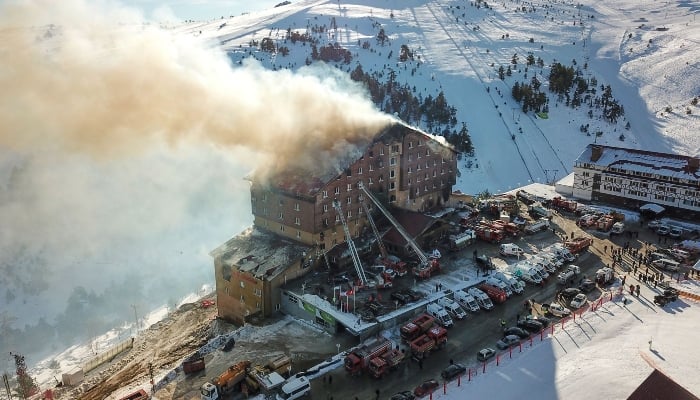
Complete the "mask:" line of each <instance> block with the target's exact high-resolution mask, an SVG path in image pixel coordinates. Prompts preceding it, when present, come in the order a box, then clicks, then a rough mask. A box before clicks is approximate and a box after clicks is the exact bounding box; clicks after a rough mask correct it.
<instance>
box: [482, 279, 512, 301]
mask: <svg viewBox="0 0 700 400" xmlns="http://www.w3.org/2000/svg"><path fill="white" fill-rule="evenodd" d="M486 283H487V284H489V285H491V286H495V287H497V288H499V289H501V290H503V291H504V292H506V296H507V297H510V296H512V295H513V290H511V288H510V285H506V283H505V282H503V281H502V280H500V279H498V278H496V277H495V276H489V277H488V278H486Z"/></svg>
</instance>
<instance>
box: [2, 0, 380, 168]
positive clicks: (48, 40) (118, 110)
mask: <svg viewBox="0 0 700 400" xmlns="http://www.w3.org/2000/svg"><path fill="white" fill-rule="evenodd" d="M0 15H1V17H0V18H2V19H1V20H0V29H2V31H3V32H7V33H6V34H4V35H3V36H4V37H3V38H2V41H1V42H0V52H2V53H1V54H4V55H3V58H5V60H3V62H2V65H1V66H0V84H2V87H3V88H4V90H3V94H2V97H0V120H2V121H3V123H4V129H3V131H2V132H3V134H2V142H3V144H4V145H6V146H14V147H16V146H23V147H35V146H36V145H37V144H39V143H46V142H49V143H51V144H52V145H57V144H58V145H61V146H64V147H65V148H68V149H71V150H80V151H86V152H89V153H91V154H96V155H105V154H108V155H114V154H131V153H134V152H138V151H140V150H141V149H142V148H143V145H144V142H146V143H148V142H149V141H151V140H154V139H158V138H163V139H165V140H167V141H169V142H178V141H180V140H185V139H195V140H198V141H200V140H205V141H210V142H212V143H215V144H218V145H222V146H245V147H248V148H251V149H253V150H255V151H256V152H260V153H263V154H266V155H269V156H272V157H274V158H275V161H276V162H277V163H281V164H285V163H290V162H291V163H295V162H297V161H299V160H300V159H303V157H300V156H301V155H302V154H309V155H312V157H315V156H316V155H317V154H320V153H326V152H329V151H334V150H335V151H337V150H339V149H338V147H337V142H338V141H348V142H351V143H352V142H356V141H358V140H362V139H364V138H366V137H368V136H370V135H372V134H373V133H375V132H377V130H378V129H380V128H381V127H382V126H384V125H386V124H387V123H388V121H389V118H388V117H387V116H386V115H384V114H381V113H379V112H378V111H376V109H375V108H374V106H373V105H372V103H371V102H370V101H369V100H366V99H363V98H362V97H361V96H360V95H359V93H358V92H359V90H358V89H357V86H354V90H355V93H354V95H349V93H348V90H350V89H351V88H353V86H352V85H350V84H348V81H349V80H348V79H347V78H345V79H344V80H342V79H340V78H339V77H338V76H326V77H319V76H318V75H316V74H314V72H313V71H310V70H307V71H306V72H301V73H293V72H289V71H286V70H284V71H269V70H265V69H263V68H262V67H259V66H256V65H254V64H247V65H246V66H245V68H235V69H232V68H231V66H230V62H229V60H228V59H227V57H226V55H225V54H224V53H223V52H221V51H218V50H216V49H215V48H213V47H211V46H208V45H205V44H204V43H202V42H201V41H198V40H197V39H194V38H190V37H187V36H176V35H174V34H173V33H171V32H168V31H166V30H163V29H159V28H156V27H153V26H151V25H148V24H145V23H140V22H142V21H139V19H138V16H137V15H134V14H130V13H129V12H128V10H124V9H120V8H115V7H114V6H112V7H111V8H107V7H106V6H104V7H101V8H98V7H95V6H93V5H89V4H86V3H85V2H83V1H79V0H68V1H60V2H52V1H34V2H29V3H26V4H25V3H24V2H22V3H20V4H15V5H8V6H6V7H5V8H4V9H3V10H2V12H1V13H0ZM30 27H31V29H29V28H30ZM326 72H328V71H326ZM317 162H318V160H316V159H315V160H314V163H313V164H312V165H317Z"/></svg>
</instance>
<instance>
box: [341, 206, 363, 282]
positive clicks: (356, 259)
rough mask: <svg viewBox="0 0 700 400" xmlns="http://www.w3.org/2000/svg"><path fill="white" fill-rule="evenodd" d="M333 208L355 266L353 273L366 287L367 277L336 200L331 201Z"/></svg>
mask: <svg viewBox="0 0 700 400" xmlns="http://www.w3.org/2000/svg"><path fill="white" fill-rule="evenodd" d="M333 208H335V211H336V212H337V213H338V217H339V218H340V222H341V223H342V224H343V232H345V241H346V242H347V243H348V249H349V250H350V257H351V258H352V263H353V264H354V265H355V271H356V272H357V277H358V278H359V279H360V283H361V284H362V286H367V284H368V282H367V276H366V275H365V270H364V268H362V262H360V256H359V255H358V254H357V248H356V247H355V242H354V241H353V240H352V236H350V229H349V228H348V224H347V222H345V216H344V215H343V208H342V207H341V206H340V202H339V201H338V200H333Z"/></svg>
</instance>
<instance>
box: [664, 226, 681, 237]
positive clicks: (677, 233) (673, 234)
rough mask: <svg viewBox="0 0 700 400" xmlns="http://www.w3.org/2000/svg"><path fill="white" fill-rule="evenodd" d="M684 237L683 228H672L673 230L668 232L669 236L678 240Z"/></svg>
mask: <svg viewBox="0 0 700 400" xmlns="http://www.w3.org/2000/svg"><path fill="white" fill-rule="evenodd" d="M682 235H683V228H679V227H677V226H672V227H671V230H670V231H669V232H668V236H670V237H672V238H676V239H678V238H679V237H681V236H682Z"/></svg>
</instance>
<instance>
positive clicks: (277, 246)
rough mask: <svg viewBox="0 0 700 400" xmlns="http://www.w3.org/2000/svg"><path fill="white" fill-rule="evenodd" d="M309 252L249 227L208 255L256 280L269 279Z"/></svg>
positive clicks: (294, 244) (305, 248)
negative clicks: (218, 258)
mask: <svg viewBox="0 0 700 400" xmlns="http://www.w3.org/2000/svg"><path fill="white" fill-rule="evenodd" d="M310 250H311V248H310V247H308V246H304V245H302V244H300V243H296V242H292V241H290V240H286V239H284V238H282V237H280V236H277V235H273V234H271V233H267V232H264V231H262V230H260V229H257V228H256V227H250V228H248V229H246V230H245V231H243V232H241V233H240V234H239V235H237V236H235V237H233V238H231V239H230V240H228V241H227V242H226V243H224V244H222V245H221V246H219V247H217V248H216V249H214V250H212V251H211V252H210V253H209V254H210V255H211V256H212V257H218V256H221V261H222V262H223V263H226V264H230V265H235V266H236V268H237V269H238V270H239V271H242V272H250V273H251V274H253V276H255V277H256V278H264V277H268V278H271V277H273V276H275V275H277V274H279V273H280V272H282V271H284V270H285V269H286V268H287V267H288V266H289V265H290V264H292V263H293V262H294V261H296V260H298V259H299V258H301V257H304V256H305V255H306V254H309V251H310Z"/></svg>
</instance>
